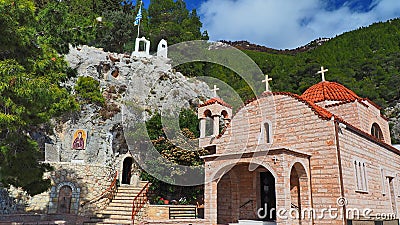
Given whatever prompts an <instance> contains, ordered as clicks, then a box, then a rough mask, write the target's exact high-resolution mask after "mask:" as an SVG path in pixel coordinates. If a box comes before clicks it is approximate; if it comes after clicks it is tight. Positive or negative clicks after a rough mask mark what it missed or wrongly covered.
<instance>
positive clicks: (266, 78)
mask: <svg viewBox="0 0 400 225" xmlns="http://www.w3.org/2000/svg"><path fill="white" fill-rule="evenodd" d="M270 81H272V78H270V77H269V76H268V75H265V80H262V82H263V83H265V91H266V92H269V91H270V90H269V82H270Z"/></svg>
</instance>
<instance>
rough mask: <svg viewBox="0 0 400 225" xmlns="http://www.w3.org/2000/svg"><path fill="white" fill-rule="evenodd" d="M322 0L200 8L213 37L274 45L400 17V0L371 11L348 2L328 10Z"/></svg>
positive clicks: (234, 1) (211, 0) (241, 1)
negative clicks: (361, 10)
mask: <svg viewBox="0 0 400 225" xmlns="http://www.w3.org/2000/svg"><path fill="white" fill-rule="evenodd" d="M324 4H326V3H324V1H322V0H297V1H294V0H208V1H206V2H204V3H203V4H202V5H201V7H200V9H199V12H200V15H201V18H202V22H203V27H204V29H206V30H207V31H208V33H209V35H210V39H211V40H221V39H223V40H248V41H250V42H252V43H257V44H262V45H266V46H268V47H274V48H281V49H285V48H296V47H298V46H301V45H304V44H307V43H308V42H310V41H312V40H314V39H316V38H318V37H333V36H335V35H337V34H341V33H343V32H345V31H349V30H353V29H356V28H358V27H361V26H367V25H369V24H371V23H373V22H377V21H385V20H388V19H391V18H394V17H399V16H400V1H399V0H375V2H374V3H373V4H372V5H376V6H375V7H374V8H373V9H372V10H370V11H369V12H355V11H352V10H351V9H350V8H349V7H348V5H349V4H343V6H342V7H340V8H338V9H335V10H333V11H328V10H326V7H325V5H324Z"/></svg>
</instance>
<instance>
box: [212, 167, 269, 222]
mask: <svg viewBox="0 0 400 225" xmlns="http://www.w3.org/2000/svg"><path fill="white" fill-rule="evenodd" d="M275 183H276V179H275V176H274V175H273V172H271V171H269V170H268V169H267V168H266V167H264V166H262V165H259V167H258V168H257V169H255V170H249V163H240V164H237V165H235V166H234V167H232V168H231V169H230V170H229V171H228V172H226V173H225V172H224V175H223V176H221V178H220V179H219V180H218V182H217V202H216V203H217V204H216V206H217V214H216V216H217V223H218V224H229V223H237V222H238V220H254V221H256V220H263V221H275V220H276V212H275V211H273V210H272V211H271V210H270V209H275V208H276V191H275ZM265 206H267V207H266V208H267V210H265ZM260 208H262V210H261V213H260V215H261V216H263V217H259V215H258V211H259V209H260Z"/></svg>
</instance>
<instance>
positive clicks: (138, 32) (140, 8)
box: [137, 1, 143, 38]
mask: <svg viewBox="0 0 400 225" xmlns="http://www.w3.org/2000/svg"><path fill="white" fill-rule="evenodd" d="M142 5H143V1H140V7H139V12H140V14H141V13H142V12H141V11H142ZM140 21H141V19H139V24H138V28H137V38H139V34H140Z"/></svg>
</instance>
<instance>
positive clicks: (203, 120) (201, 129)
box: [200, 118, 207, 138]
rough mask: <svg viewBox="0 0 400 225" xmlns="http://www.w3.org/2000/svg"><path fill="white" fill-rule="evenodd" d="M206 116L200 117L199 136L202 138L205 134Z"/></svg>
mask: <svg viewBox="0 0 400 225" xmlns="http://www.w3.org/2000/svg"><path fill="white" fill-rule="evenodd" d="M206 122H207V121H206V118H201V119H200V138H204V137H205V136H206Z"/></svg>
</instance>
